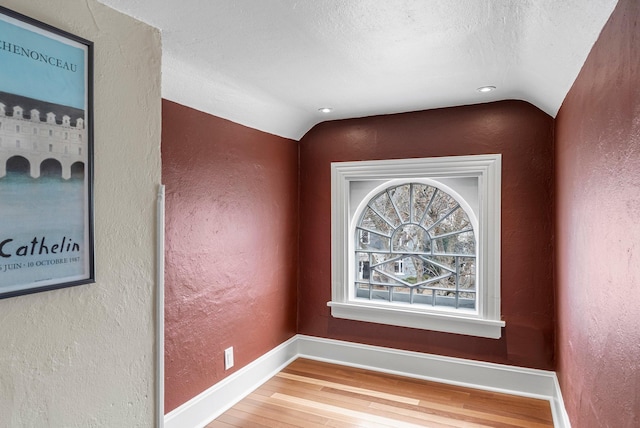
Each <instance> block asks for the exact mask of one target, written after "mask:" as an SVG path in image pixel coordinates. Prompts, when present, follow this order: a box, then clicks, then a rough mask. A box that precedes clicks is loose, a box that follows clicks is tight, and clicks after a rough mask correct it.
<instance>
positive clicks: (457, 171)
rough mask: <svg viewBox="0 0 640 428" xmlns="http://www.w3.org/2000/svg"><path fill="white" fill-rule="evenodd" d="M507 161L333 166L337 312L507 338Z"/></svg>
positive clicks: (411, 161) (491, 157)
mask: <svg viewBox="0 0 640 428" xmlns="http://www.w3.org/2000/svg"><path fill="white" fill-rule="evenodd" d="M500 170H501V156H500V155H479V156H452V157H440V158H423V159H394V160H380V161H358V162H334V163H332V164H331V189H332V190H331V194H332V196H331V213H332V214H331V216H332V217H331V218H332V219H331V265H332V267H331V270H332V281H331V301H330V302H328V305H329V306H330V307H331V315H332V316H334V317H336V318H345V319H351V320H358V321H364V322H373V323H380V324H389V325H396V326H404V327H412V328H420V329H426V330H436V331H443V332H449V333H461V334H468V335H473V336H481V337H490V338H499V337H500V336H501V334H502V331H501V329H502V327H504V325H505V323H504V321H502V319H501V315H500V199H501V197H500V191H501V179H500V175H501V173H500Z"/></svg>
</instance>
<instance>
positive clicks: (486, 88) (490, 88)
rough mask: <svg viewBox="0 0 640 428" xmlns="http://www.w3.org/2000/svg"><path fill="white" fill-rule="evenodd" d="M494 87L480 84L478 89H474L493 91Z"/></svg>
mask: <svg viewBox="0 0 640 428" xmlns="http://www.w3.org/2000/svg"><path fill="white" fill-rule="evenodd" d="M495 89H496V87H495V86H480V87H479V88H478V89H476V91H478V92H491V91H493V90H495Z"/></svg>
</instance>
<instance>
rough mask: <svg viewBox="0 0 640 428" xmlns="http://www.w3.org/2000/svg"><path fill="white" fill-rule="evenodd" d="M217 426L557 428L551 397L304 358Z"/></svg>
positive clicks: (248, 398)
mask: <svg viewBox="0 0 640 428" xmlns="http://www.w3.org/2000/svg"><path fill="white" fill-rule="evenodd" d="M213 427H242V428H251V427H304V428H312V427H393V428H400V427H432V428H441V427H449V428H450V427H474V428H475V427H501V428H506V427H553V422H552V418H551V409H550V406H549V402H548V401H545V400H538V399H532V398H523V397H517V396H512V395H505V394H498V393H493V392H487V391H480V390H475V389H469V388H463V387H459V386H452V385H445V384H441V383H435V382H428V381H423V380H416V379H410V378H406V377H401V376H395V375H389V374H384V373H378V372H372V371H367V370H361V369H355V368H351V367H345V366H339V365H333V364H328V363H322V362H318V361H312V360H306V359H298V360H296V361H294V362H293V363H291V364H290V365H289V366H288V367H286V368H285V369H284V370H283V371H281V372H280V373H278V374H277V375H276V376H274V377H273V378H271V379H270V380H269V381H267V382H266V383H265V384H263V385H262V386H261V387H260V388H258V389H257V390H255V391H254V392H253V393H251V394H250V395H248V396H247V397H246V398H244V399H243V400H242V401H241V402H239V403H238V404H236V405H235V406H233V407H232V408H231V409H229V410H228V411H227V412H225V413H223V414H222V415H221V416H220V417H218V418H217V419H216V420H215V421H213V422H211V423H210V424H209V425H207V428H213Z"/></svg>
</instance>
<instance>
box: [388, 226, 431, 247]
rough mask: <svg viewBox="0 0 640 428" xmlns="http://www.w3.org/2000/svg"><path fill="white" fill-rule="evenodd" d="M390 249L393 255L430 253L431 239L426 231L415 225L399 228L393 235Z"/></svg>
mask: <svg viewBox="0 0 640 428" xmlns="http://www.w3.org/2000/svg"><path fill="white" fill-rule="evenodd" d="M391 245H392V246H391V248H392V251H393V252H394V253H427V254H428V253H430V251H431V239H430V238H429V235H428V234H427V231H426V230H425V229H423V228H422V227H420V226H416V225H415V224H405V225H403V226H400V227H399V228H398V229H396V230H395V232H394V233H393V238H392V240H391Z"/></svg>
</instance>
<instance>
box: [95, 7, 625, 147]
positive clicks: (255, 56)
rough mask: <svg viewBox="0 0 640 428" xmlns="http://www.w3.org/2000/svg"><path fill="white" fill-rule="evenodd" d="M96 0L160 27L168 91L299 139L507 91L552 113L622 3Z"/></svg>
mask: <svg viewBox="0 0 640 428" xmlns="http://www.w3.org/2000/svg"><path fill="white" fill-rule="evenodd" d="M100 1H101V2H102V3H104V4H106V5H108V6H110V7H113V8H114V9H117V10H119V11H121V12H124V13H126V14H128V15H130V16H132V17H134V18H137V19H139V20H141V21H144V22H146V23H148V24H150V25H152V26H154V27H157V28H159V29H160V30H161V31H162V44H163V59H162V73H163V78H162V85H163V88H162V91H163V97H165V98H167V99H170V100H172V101H176V102H178V103H181V104H185V105H188V106H191V107H194V108H196V109H198V110H202V111H205V112H208V113H211V114H214V115H216V116H219V117H223V118H226V119H230V120H233V121H234V122H237V123H241V124H243V125H247V126H250V127H253V128H256V129H260V130H262V131H266V132H269V133H272V134H276V135H281V136H284V137H289V138H293V139H296V140H297V139H299V138H300V137H301V136H302V135H304V134H305V132H307V131H308V130H309V129H310V128H311V127H312V126H313V125H315V124H316V123H319V122H322V121H325V120H332V119H341V118H352V117H361V116H369V115H377V114H389V113H398V112H406V111H415V110H424V109H431V108H438V107H449V106H456V105H465V104H476V103H483V102H489V101H495V100H503V99H520V100H525V101H528V102H530V103H531V104H534V105H536V106H537V107H538V108H540V109H541V110H543V111H545V112H547V113H548V114H549V115H551V116H555V114H556V113H557V111H558V109H559V108H560V106H561V104H562V101H563V99H564V97H565V95H566V94H567V92H568V91H569V89H570V88H571V85H572V84H573V81H574V80H575V78H576V76H577V75H578V73H579V71H580V68H581V67H582V64H583V63H584V61H585V59H586V57H587V55H588V53H589V51H590V50H591V47H592V46H593V43H594V42H595V41H596V39H597V37H598V35H599V34H600V31H601V29H602V27H603V26H604V24H605V22H606V21H607V19H608V17H609V15H610V14H611V12H612V11H613V8H614V7H615V5H616V3H617V0H100ZM483 86H493V87H495V89H494V90H492V91H490V92H479V91H478V90H477V89H478V88H480V87H483ZM323 107H329V108H331V109H332V110H331V112H329V113H321V112H320V111H319V109H321V108H323Z"/></svg>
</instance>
